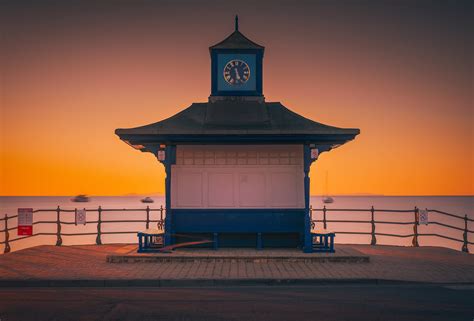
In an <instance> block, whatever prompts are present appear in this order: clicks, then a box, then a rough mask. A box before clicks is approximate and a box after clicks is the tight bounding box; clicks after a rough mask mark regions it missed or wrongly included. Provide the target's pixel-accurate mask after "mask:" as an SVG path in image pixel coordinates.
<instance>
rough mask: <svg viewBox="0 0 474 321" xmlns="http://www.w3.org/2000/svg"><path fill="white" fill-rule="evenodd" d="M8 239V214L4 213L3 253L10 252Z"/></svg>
mask: <svg viewBox="0 0 474 321" xmlns="http://www.w3.org/2000/svg"><path fill="white" fill-rule="evenodd" d="M9 239H10V233H8V215H7V214H5V248H4V250H3V253H9V252H10V243H8V240H9Z"/></svg>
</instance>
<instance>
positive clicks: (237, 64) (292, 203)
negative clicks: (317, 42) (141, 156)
mask: <svg viewBox="0 0 474 321" xmlns="http://www.w3.org/2000/svg"><path fill="white" fill-rule="evenodd" d="M264 50H265V48H264V47H263V46H261V45H259V44H257V43H255V42H253V41H251V40H249V39H248V38H247V37H245V36H244V35H243V34H242V33H241V32H240V31H239V25H238V18H237V17H236V20H235V30H234V32H233V33H232V34H230V35H229V36H228V37H227V38H225V39H224V40H223V41H221V42H219V43H217V44H215V45H214V46H211V47H210V48H209V51H210V56H211V94H210V96H209V99H208V101H207V102H200V103H193V104H192V105H191V106H189V107H188V108H186V109H184V110H182V111H181V112H179V113H177V114H175V115H174V116H172V117H170V118H168V119H165V120H162V121H159V122H156V123H152V124H149V125H145V126H141V127H135V128H128V129H122V128H120V129H116V131H115V133H116V134H117V135H118V136H119V137H120V139H121V140H123V141H124V142H126V143H127V144H129V145H130V146H132V147H133V148H135V149H138V150H140V151H142V152H150V153H153V154H154V155H156V157H157V159H158V161H159V162H161V163H162V164H163V165H164V168H165V171H166V179H165V193H166V201H165V202H166V204H165V206H166V218H165V224H164V230H165V237H164V242H165V245H172V244H176V243H179V242H183V241H184V239H182V237H183V236H185V237H187V238H189V237H191V238H192V237H196V238H199V237H209V238H212V239H214V241H215V245H216V244H219V246H220V247H258V248H261V247H299V248H301V249H303V250H304V251H305V252H311V251H312V240H311V224H310V213H309V197H310V188H309V186H310V184H309V182H310V166H311V163H312V162H314V161H315V160H316V159H317V158H318V155H319V154H321V153H323V152H327V151H330V150H331V149H333V148H335V147H338V146H340V145H342V144H344V143H346V142H348V141H350V140H352V139H354V138H355V136H356V135H358V134H359V129H356V128H338V127H333V126H329V125H324V124H321V123H318V122H315V121H313V120H310V119H307V118H305V117H303V116H300V115H298V114H297V113H295V112H293V111H291V110H289V109H288V108H287V107H285V106H283V104H281V103H280V102H267V101H266V100H265V97H264V95H263V82H262V79H263V57H264Z"/></svg>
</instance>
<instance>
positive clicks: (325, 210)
mask: <svg viewBox="0 0 474 321" xmlns="http://www.w3.org/2000/svg"><path fill="white" fill-rule="evenodd" d="M426 211H428V213H436V214H439V215H444V216H448V217H452V218H455V219H457V220H460V221H463V223H464V224H463V225H464V227H458V226H454V225H451V224H446V223H442V222H438V221H436V220H432V219H430V220H429V224H431V225H439V226H442V227H445V228H448V229H450V230H457V231H462V232H463V239H459V238H455V237H452V236H448V235H443V234H439V233H419V232H418V226H419V225H420V222H419V209H418V207H416V206H415V208H414V209H411V210H399V209H375V208H374V207H373V206H372V207H371V208H366V209H361V208H356V209H354V208H326V206H324V207H322V208H313V207H310V216H311V227H312V228H313V229H314V228H316V224H317V223H322V226H323V227H324V229H325V230H326V229H327V226H328V223H355V224H370V225H371V231H370V232H360V231H334V233H337V234H349V235H351V234H352V235H370V236H371V242H370V244H371V245H376V244H377V238H376V237H377V236H390V237H399V238H406V237H412V238H413V239H412V245H413V246H415V247H417V246H419V242H418V238H419V237H420V236H434V237H439V238H443V239H447V240H451V241H455V242H460V243H463V245H462V248H461V251H463V252H467V253H469V248H468V245H469V244H471V245H472V244H474V243H473V242H470V241H469V240H468V234H469V233H471V234H472V233H474V231H473V230H470V229H469V228H468V222H474V220H473V219H470V218H468V217H467V214H466V215H464V216H460V215H456V214H452V213H447V212H443V211H439V210H436V209H426ZM314 212H322V219H319V220H318V219H313V213H314ZM328 212H345V213H347V212H366V213H370V215H371V219H370V220H343V219H327V215H328ZM377 212H379V213H413V221H412V220H408V221H386V220H376V219H375V214H376V213H377ZM377 224H391V225H412V226H413V233H411V234H396V233H381V232H377V231H376V225H377Z"/></svg>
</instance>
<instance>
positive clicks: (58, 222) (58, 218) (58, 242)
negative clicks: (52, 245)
mask: <svg viewBox="0 0 474 321" xmlns="http://www.w3.org/2000/svg"><path fill="white" fill-rule="evenodd" d="M56 225H57V231H56V246H61V245H62V244H63V239H62V238H61V208H59V205H58V208H57V209H56Z"/></svg>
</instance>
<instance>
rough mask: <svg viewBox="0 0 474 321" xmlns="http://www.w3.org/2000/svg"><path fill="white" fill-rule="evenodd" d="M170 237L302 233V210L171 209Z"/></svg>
mask: <svg viewBox="0 0 474 321" xmlns="http://www.w3.org/2000/svg"><path fill="white" fill-rule="evenodd" d="M172 216H173V220H172V223H171V230H172V232H173V233H291V232H294V233H303V232H304V225H305V223H304V220H305V209H173V211H172Z"/></svg>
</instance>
